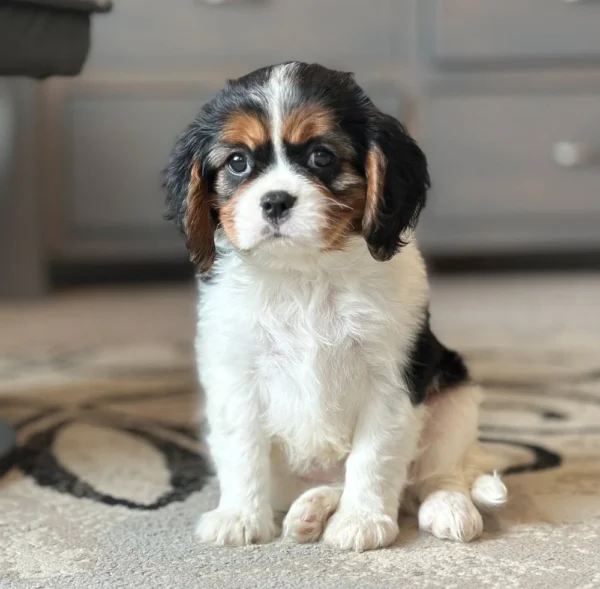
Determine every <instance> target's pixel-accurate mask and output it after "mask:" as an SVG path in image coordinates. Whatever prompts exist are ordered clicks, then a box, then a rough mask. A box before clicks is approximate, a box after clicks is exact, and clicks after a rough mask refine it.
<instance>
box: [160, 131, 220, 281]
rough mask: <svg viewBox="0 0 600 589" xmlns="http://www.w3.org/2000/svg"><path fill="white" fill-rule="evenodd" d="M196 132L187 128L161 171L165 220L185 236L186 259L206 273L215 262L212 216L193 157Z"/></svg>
mask: <svg viewBox="0 0 600 589" xmlns="http://www.w3.org/2000/svg"><path fill="white" fill-rule="evenodd" d="M197 134H198V128H197V126H196V125H195V124H192V125H190V126H189V127H188V128H187V130H186V131H185V132H183V133H182V134H181V135H180V136H179V138H178V139H177V141H176V143H175V147H174V148H173V151H172V152H171V156H170V157H169V164H168V165H167V168H166V170H165V175H164V181H165V188H166V189H167V198H166V206H167V212H166V214H165V218H166V219H170V220H173V221H175V224H176V225H177V227H178V228H179V230H180V231H181V232H182V233H183V234H184V235H185V240H186V245H187V248H188V250H189V252H190V259H191V260H192V262H193V263H194V264H195V266H196V267H197V268H198V270H199V272H201V273H205V272H208V271H209V270H210V269H211V267H212V265H213V263H214V261H215V238H214V235H215V229H216V223H215V216H216V213H215V211H214V209H213V203H212V198H211V195H210V193H209V189H208V183H207V182H206V179H205V178H204V177H203V175H202V163H201V161H200V157H199V155H198V154H197V149H198V137H197Z"/></svg>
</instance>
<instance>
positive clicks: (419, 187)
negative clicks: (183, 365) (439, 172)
mask: <svg viewBox="0 0 600 589" xmlns="http://www.w3.org/2000/svg"><path fill="white" fill-rule="evenodd" d="M428 186H429V178H428V173H427V164H426V160H425V156H424V155H423V153H422V152H421V150H420V149H419V147H418V146H417V144H416V143H415V141H414V140H413V139H411V137H409V136H408V135H407V133H406V131H405V129H404V128H403V127H402V125H401V124H400V123H399V122H398V121H397V120H396V119H394V118H393V117H391V116H388V115H385V114H383V113H382V112H381V111H379V110H378V109H377V108H376V107H375V106H374V105H373V103H372V102H371V101H370V100H369V98H368V97H367V96H366V94H365V93H364V92H363V91H362V90H361V88H360V87H359V86H358V85H357V83H356V82H355V81H354V78H353V76H352V75H351V74H347V73H343V72H337V71H332V70H329V69H326V68H324V67H322V66H319V65H314V64H311V65H309V64H305V63H285V64H282V65H276V66H272V67H266V68H263V69H260V70H257V71H255V72H253V73H251V74H249V75H247V76H244V77H242V78H239V79H238V80H234V81H231V82H229V83H228V84H227V85H226V87H225V88H224V89H223V90H222V91H221V92H220V93H219V94H217V95H216V96H215V97H214V98H213V99H212V100H211V101H210V102H208V103H207V104H206V105H205V106H204V107H203V108H202V110H201V111H200V113H199V114H198V116H197V118H196V119H195V120H194V122H193V123H192V124H191V125H190V126H189V127H188V128H187V130H186V131H185V132H184V133H183V134H182V135H181V136H180V137H179V139H178V141H177V143H176V145H175V148H174V150H173V153H172V155H171V159H170V162H169V165H168V168H167V171H166V188H167V192H168V197H167V206H168V217H170V218H172V219H174V220H175V221H176V223H177V224H178V226H179V227H180V228H181V229H182V230H183V232H184V233H185V236H186V240H187V246H188V248H189V251H190V255H191V259H192V260H193V262H194V263H195V264H196V267H197V270H198V285H199V299H198V300H199V302H198V335H197V340H196V354H197V365H198V374H199V378H200V382H201V385H202V388H203V390H204V392H205V405H206V406H205V412H206V416H207V418H208V425H209V430H208V442H209V446H210V450H211V453H212V458H213V460H214V462H215V465H216V469H217V473H218V478H219V482H220V488H221V498H220V502H219V506H218V507H217V508H216V509H215V510H214V511H211V512H209V513H206V514H204V515H203V516H202V518H201V520H200V523H199V527H198V534H199V535H200V538H201V539H202V540H203V541H204V542H209V543H215V544H225V545H240V544H248V543H251V542H268V541H269V540H271V539H273V538H274V537H275V535H276V533H277V526H276V523H275V519H276V515H277V514H279V513H286V514H287V515H286V516H285V519H284V521H283V534H284V536H286V537H288V538H290V539H293V540H296V541H298V542H311V541H316V540H318V539H319V538H321V537H323V539H324V541H325V542H327V543H328V544H331V545H333V546H337V547H339V548H345V549H355V550H369V549H372V548H378V547H382V546H388V545H389V544H391V543H393V542H394V540H395V539H396V536H397V535H398V523H397V519H398V510H399V507H400V505H401V500H402V502H403V504H404V505H409V504H410V505H413V506H418V518H419V525H420V527H421V529H423V530H426V531H429V532H431V533H432V534H434V535H435V536H438V537H439V538H448V539H453V540H459V541H463V542H466V541H469V540H472V539H473V538H476V537H477V536H478V535H479V534H481V532H482V527H483V525H482V518H481V515H480V510H482V509H485V508H489V507H493V506H496V505H499V504H501V503H503V502H504V501H505V498H506V489H505V487H504V485H503V484H502V482H501V481H500V479H499V478H497V477H495V476H492V475H483V474H482V469H481V466H480V462H479V460H478V457H477V443H476V438H477V421H478V402H479V390H478V388H477V387H476V386H475V385H474V384H472V383H471V382H470V381H469V378H468V374H467V369H466V368H465V365H464V363H463V361H462V359H461V357H460V356H459V355H458V354H457V353H456V352H453V351H451V350H449V349H447V348H445V347H444V346H443V345H442V344H440V342H439V341H438V340H437V339H436V337H435V336H434V335H433V333H432V332H431V330H430V328H429V313H428V285H427V276H426V271H425V266H424V264H423V260H422V258H421V256H420V254H419V251H418V249H417V246H416V244H415V241H414V237H413V229H414V227H415V225H416V223H417V219H418V217H419V213H420V211H421V209H422V208H423V206H424V204H425V195H426V191H427V188H428Z"/></svg>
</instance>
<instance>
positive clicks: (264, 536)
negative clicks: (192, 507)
mask: <svg viewBox="0 0 600 589" xmlns="http://www.w3.org/2000/svg"><path fill="white" fill-rule="evenodd" d="M275 532H276V528H275V522H274V521H273V513H272V512H271V511H270V510H264V511H261V512H256V511H227V510H223V509H215V510H213V511H209V512H208V513H205V514H203V515H202V517H201V518H200V521H199V522H198V527H197V528H196V534H197V535H198V537H199V538H200V541H201V542H204V543H205V544H217V545H218V546H243V545H244V544H262V543H264V542H270V541H271V540H272V539H273V538H274V537H275Z"/></svg>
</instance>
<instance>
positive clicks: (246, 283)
mask: <svg viewBox="0 0 600 589" xmlns="http://www.w3.org/2000/svg"><path fill="white" fill-rule="evenodd" d="M335 255H336V256H338V259H337V260H334V261H333V262H331V261H330V265H329V266H327V267H323V268H315V269H314V271H312V272H307V273H298V272H292V271H288V272H285V271H273V270H266V269H264V268H260V269H259V268H256V267H252V266H249V265H247V264H245V263H244V262H241V261H240V260H232V261H231V265H232V267H231V268H227V269H224V271H223V274H222V276H221V277H220V278H219V281H218V283H217V284H215V285H214V286H210V287H208V288H207V289H205V291H204V293H203V295H204V300H203V301H202V304H201V305H200V307H199V312H200V318H199V335H198V360H199V369H200V373H201V374H200V376H201V381H202V383H203V384H204V388H205V391H206V395H207V406H208V408H209V410H210V407H211V406H214V407H215V408H216V407H218V406H220V405H221V404H222V403H224V402H227V401H225V399H224V397H231V396H235V397H236V399H235V401H234V402H235V403H236V404H238V403H240V404H243V403H249V404H252V405H253V407H254V410H255V412H256V416H257V418H258V419H260V421H261V424H262V427H263V428H264V429H265V430H266V432H267V433H268V435H269V436H270V438H271V439H272V441H273V442H274V443H276V444H280V445H281V446H282V448H283V449H284V451H285V453H286V455H287V457H288V460H289V462H290V464H291V466H292V468H293V469H294V470H295V471H296V472H299V473H303V472H307V471H310V470H312V469H314V468H319V467H327V466H329V465H331V464H333V463H335V462H338V461H340V460H343V459H344V458H345V457H346V456H347V454H348V452H349V450H350V446H351V443H352V434H353V429H354V425H355V423H356V419H357V415H358V413H359V412H360V410H361V407H362V406H363V403H364V402H365V399H367V398H368V396H369V395H370V394H371V393H372V391H371V386H372V383H373V380H374V379H375V378H377V375H379V374H382V373H385V371H386V370H387V369H390V368H392V369H396V368H397V366H398V364H399V362H401V359H402V357H403V356H404V355H405V353H406V351H407V348H408V347H409V346H410V344H411V343H412V341H413V338H414V334H415V330H416V327H417V324H418V323H419V321H420V319H421V317H422V313H423V310H424V307H425V304H426V300H427V285H426V280H425V273H424V270H423V267H422V262H421V258H420V256H419V254H418V251H417V250H416V247H412V246H410V247H407V248H405V250H403V252H402V254H401V255H399V256H397V257H396V258H395V259H394V260H392V262H389V263H386V264H381V263H377V262H374V261H373V260H372V259H371V258H370V257H369V256H368V253H367V252H365V251H363V246H362V245H361V246H360V249H357V250H352V251H349V252H340V253H339V254H335ZM233 266H235V268H234V267H233ZM215 366H220V367H223V366H227V370H228V371H229V373H228V374H227V375H225V376H224V375H223V372H222V369H221V370H219V369H215ZM223 379H225V380H227V382H228V383H229V387H233V388H235V387H237V388H239V389H244V390H231V388H228V390H227V391H223V390H219V389H220V388H222V387H223ZM231 402H232V399H229V403H231ZM215 410H216V409H215ZM209 418H210V415H209Z"/></svg>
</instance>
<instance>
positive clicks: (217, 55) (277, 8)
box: [90, 0, 411, 69]
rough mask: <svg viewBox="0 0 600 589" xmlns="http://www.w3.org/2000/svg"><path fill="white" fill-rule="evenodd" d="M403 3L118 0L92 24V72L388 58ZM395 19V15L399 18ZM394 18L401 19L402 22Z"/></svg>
mask: <svg viewBox="0 0 600 589" xmlns="http://www.w3.org/2000/svg"><path fill="white" fill-rule="evenodd" d="M405 4H406V2H405V0H402V2H400V3H398V2H397V1H396V0H369V1H368V2H363V1H361V2H347V1H346V0H330V1H328V2H321V1H319V0H235V1H231V2H229V1H227V0H224V1H221V2H216V1H215V0H212V2H211V0H170V1H169V2H167V1H165V0H121V1H119V2H115V5H114V10H113V12H112V13H111V14H109V15H106V16H104V17H103V18H98V19H96V20H95V22H94V44H93V46H92V51H91V55H90V64H91V66H98V65H106V64H109V65H110V66H111V67H112V66H114V65H119V64H120V63H123V62H124V63H126V64H128V65H138V64H150V66H151V67H153V68H156V67H158V66H160V65H163V64H172V65H173V66H174V67H175V68H177V67H181V68H182V69H183V68H187V69H189V67H190V66H198V65H202V64H211V65H213V64H214V63H215V60H216V62H217V63H219V62H227V60H229V61H235V62H240V61H242V62H244V63H250V64H252V65H256V66H258V65H267V64H269V63H276V62H280V61H290V60H304V61H323V60H328V59H329V58H336V57H338V58H339V57H347V58H350V59H349V60H347V61H349V62H350V63H352V61H351V58H356V59H362V60H369V59H371V60H375V59H377V60H380V59H386V60H389V59H390V58H391V57H392V55H393V54H394V52H395V50H396V49H397V47H396V45H397V44H398V43H401V44H402V43H404V41H403V39H404V38H405V37H406V35H402V34H401V33H402V25H403V23H404V22H406V26H407V27H410V26H411V20H410V18H409V17H408V16H407V15H406V14H405V11H404V9H403V6H404V5H405ZM399 13H400V14H399ZM400 16H402V17H403V18H402V19H401V18H400Z"/></svg>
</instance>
